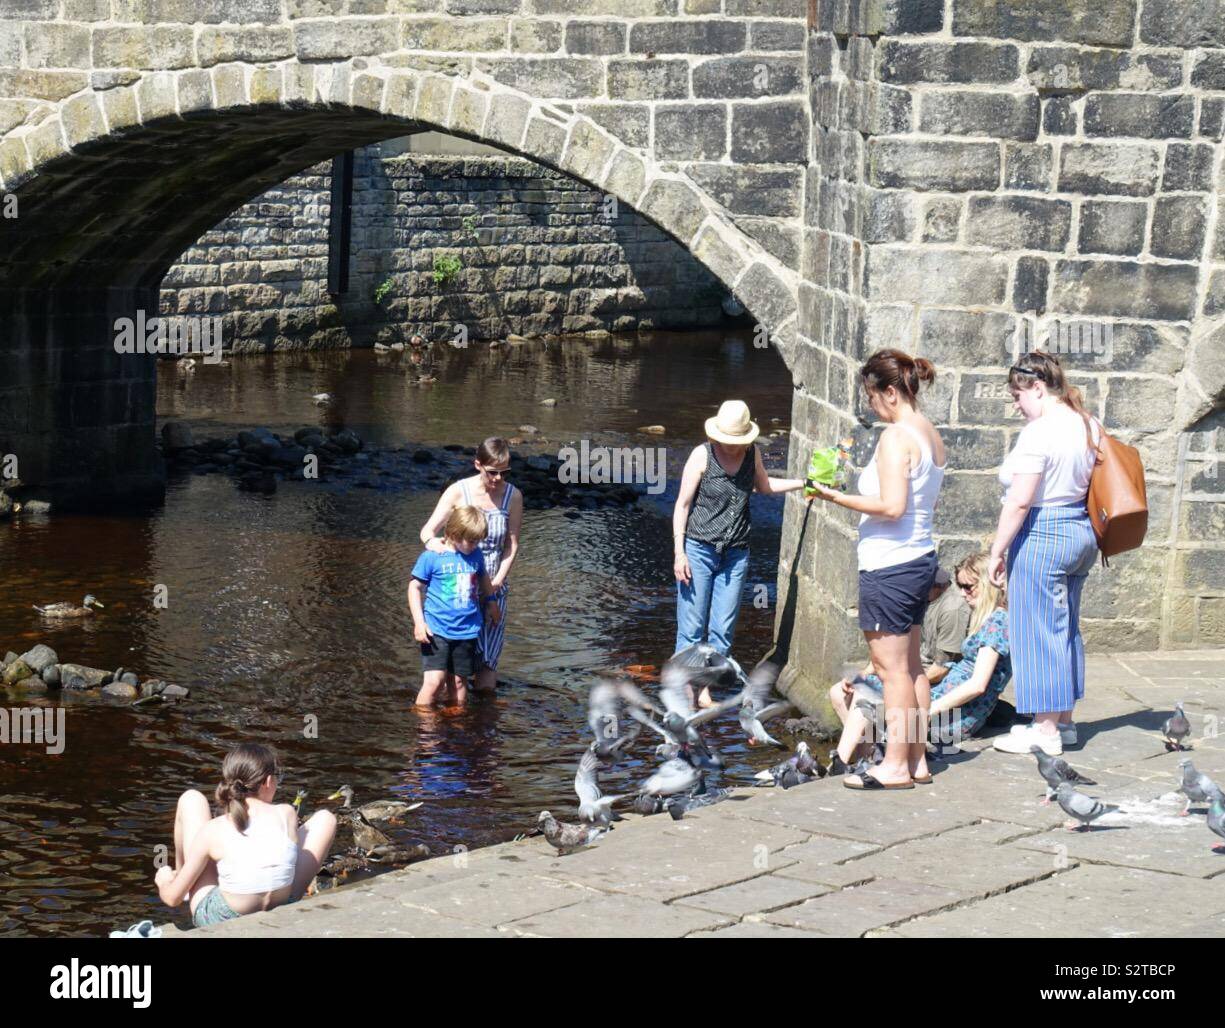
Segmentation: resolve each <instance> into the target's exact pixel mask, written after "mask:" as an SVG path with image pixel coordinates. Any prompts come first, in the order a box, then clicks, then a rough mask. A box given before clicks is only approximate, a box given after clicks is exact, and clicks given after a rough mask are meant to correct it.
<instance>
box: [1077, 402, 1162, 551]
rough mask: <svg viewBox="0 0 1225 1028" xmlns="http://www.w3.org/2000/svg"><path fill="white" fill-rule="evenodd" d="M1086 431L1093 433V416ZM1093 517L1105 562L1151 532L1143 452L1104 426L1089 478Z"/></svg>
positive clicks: (1135, 545) (1132, 547) (1091, 513)
mask: <svg viewBox="0 0 1225 1028" xmlns="http://www.w3.org/2000/svg"><path fill="white" fill-rule="evenodd" d="M1085 431H1086V432H1089V433H1090V436H1089V438H1090V442H1092V438H1093V437H1092V430H1091V429H1090V428H1089V419H1088V418H1086V419H1085ZM1087 506H1088V510H1089V520H1090V521H1091V522H1092V523H1093V532H1094V534H1095V535H1096V536H1097V548H1098V549H1099V550H1101V552H1102V563H1103V564H1104V563H1105V562H1106V558H1107V557H1113V556H1114V555H1115V554H1116V553H1126V552H1127V551H1128V550H1135V549H1139V547H1140V545H1141V544H1142V543H1143V542H1144V535H1145V533H1146V532H1147V531H1148V491H1147V489H1146V488H1145V485H1144V464H1143V463H1142V462H1141V461H1140V451H1139V450H1137V449H1136V448H1135V447H1134V446H1128V445H1127V444H1126V443H1121V442H1119V440H1117V439H1115V438H1113V437H1112V436H1110V435H1109V434H1108V433H1107V432H1106V430H1105V429H1104V428H1103V429H1102V433H1101V439H1100V440H1099V441H1098V445H1097V463H1096V464H1095V465H1094V467H1093V475H1092V477H1091V478H1090V479H1089V499H1088V504H1087Z"/></svg>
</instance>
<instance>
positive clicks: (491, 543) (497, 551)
mask: <svg viewBox="0 0 1225 1028" xmlns="http://www.w3.org/2000/svg"><path fill="white" fill-rule="evenodd" d="M459 486H460V490H461V491H462V492H463V496H464V503H465V504H466V505H467V506H469V507H475V506H476V504H475V503H474V502H473V500H472V494H471V492H470V490H469V488H468V479H466V478H465V479H462V480H461V481H460V483H459ZM514 494H515V487H514V486H513V485H511V484H510V483H509V482H507V483H506V491H505V492H504V493H503V494H502V502H501V504H500V505H498V506H497V507H491V508H489V509H486V508H484V507H482V508H480V510H481V513H482V514H484V515H485V524H486V525H487V526H488V527H489V532H488V534H487V535H486V536H485V538H484V539H482V540H481V555H482V556H483V557H484V559H485V573H486V574H487V575H489V577H490V578H492V577H493V576H494V575H496V574H497V573H498V568H499V567H501V565H502V551H503V550H504V549H505V548H506V539H507V537H508V536H509V534H510V528H509V526H510V501H511V497H512V496H514ZM508 589H509V586H508V585H506V584H505V583H503V585H502V588H501V589H499V590H498V591H497V594H496V595H497V600H496V603H497V605H498V611H499V613H500V614H501V617H499V618H498V623H497V624H496V625H491V624H489V622H488V621H486V622H484V623H483V624H482V626H481V634H480V635H479V636H477V640H476V651H477V655H478V656H479V657H480V661H481V663H482V664H483V665H484V666H485V667H487V668H490V669H491V670H494V671H496V670H497V669H498V657H500V656H501V655H502V644H503V643H504V642H505V641H506V594H507V590H508Z"/></svg>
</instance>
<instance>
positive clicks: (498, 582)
mask: <svg viewBox="0 0 1225 1028" xmlns="http://www.w3.org/2000/svg"><path fill="white" fill-rule="evenodd" d="M522 528H523V490H522V489H516V490H515V495H514V496H512V497H511V498H510V514H509V515H508V517H507V518H506V545H505V546H504V547H503V548H502V563H501V564H499V565H498V573H497V574H496V575H494V576H493V587H494V589H495V590H498V589H501V588H502V586H503V585H504V584H505V583H506V580H507V579H508V578H509V577H510V569H511V565H512V564H514V563H515V558H516V557H517V556H518V555H519V532H520V530H521V529H522Z"/></svg>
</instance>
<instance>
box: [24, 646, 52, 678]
mask: <svg viewBox="0 0 1225 1028" xmlns="http://www.w3.org/2000/svg"><path fill="white" fill-rule="evenodd" d="M19 659H20V660H22V661H24V662H25V665H26V667H28V668H29V669H30V670H31V671H33V672H34V674H36V675H41V674H42V673H43V671H44V670H46V669H47V668H48V667H50V666H51V665H52V664H58V663H59V662H60V658H59V657H57V656H56V655H55V650H53V649H52V648H51V647H50V646H44V645H43V644H42V643H39V644H38V645H37V646H35V647H33V648H32V649H29V650H27V651H26V652H25V653H23V654H22V655H21V657H20V658H19Z"/></svg>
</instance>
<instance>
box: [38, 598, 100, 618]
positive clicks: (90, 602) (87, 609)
mask: <svg viewBox="0 0 1225 1028" xmlns="http://www.w3.org/2000/svg"><path fill="white" fill-rule="evenodd" d="M93 607H97V608H98V609H99V610H101V609H102V607H103V604H101V603H99V602H98V600H97V599H96V598H95V597H94V595H93V593H90V594H89V595H88V596H86V597H85V599H83V600H82V601H81V605H80V606H79V607H78V606H77V605H76V604H75V603H48V604H47V605H46V606H44V607H40V606H39V605H38V604H37V603H36V604H34V609H35V610H36V611H38V612H39V613H40V614H41V615H42V616H43V617H45V618H83V617H89V616H90V615H91V614H93V610H92V609H91V608H93Z"/></svg>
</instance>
